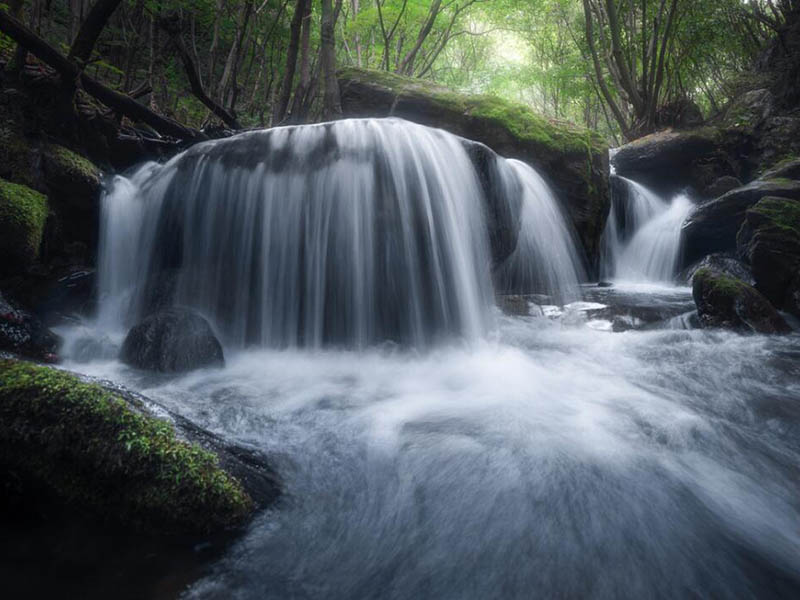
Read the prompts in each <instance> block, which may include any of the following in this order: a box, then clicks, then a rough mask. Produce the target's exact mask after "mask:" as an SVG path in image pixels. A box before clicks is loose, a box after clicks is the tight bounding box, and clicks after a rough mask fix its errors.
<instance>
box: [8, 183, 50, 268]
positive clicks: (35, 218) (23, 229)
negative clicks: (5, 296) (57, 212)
mask: <svg viewBox="0 0 800 600" xmlns="http://www.w3.org/2000/svg"><path fill="white" fill-rule="evenodd" d="M46 219H47V198H45V197H44V196H43V195H42V194H40V193H39V192H36V191H34V190H32V189H30V188H29V187H26V186H24V185H19V184H16V183H10V182H8V181H5V180H4V179H0V254H3V256H8V257H10V258H11V259H12V260H13V261H14V262H15V263H17V264H20V265H22V266H27V265H29V264H31V263H32V262H33V261H35V260H36V258H37V257H38V256H39V246H40V245H41V243H42V234H43V232H44V224H45V220H46ZM5 266H6V267H8V266H9V265H5Z"/></svg>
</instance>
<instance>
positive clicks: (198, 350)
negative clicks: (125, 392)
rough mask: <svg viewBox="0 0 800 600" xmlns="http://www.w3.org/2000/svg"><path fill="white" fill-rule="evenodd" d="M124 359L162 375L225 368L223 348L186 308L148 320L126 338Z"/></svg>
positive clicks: (170, 309)
mask: <svg viewBox="0 0 800 600" xmlns="http://www.w3.org/2000/svg"><path fill="white" fill-rule="evenodd" d="M120 359H121V360H122V361H123V362H125V363H127V364H129V365H132V366H134V367H138V368H140V369H148V370H152V371H161V372H179V371H190V370H192V369H198V368H201V367H209V366H222V365H224V364H225V359H224V356H223V353H222V345H221V344H220V343H219V340H218V339H217V337H216V336H215V335H214V331H213V330H212V329H211V326H210V325H209V324H208V321H206V320H205V319H204V318H203V317H201V316H200V315H198V314H197V313H195V312H193V311H191V310H189V309H186V308H168V309H165V310H162V311H160V312H157V313H155V314H153V315H150V316H148V317H146V318H145V319H144V320H143V321H142V322H141V323H139V324H137V325H135V326H134V327H133V328H132V329H131V330H130V331H129V332H128V335H127V336H126V337H125V341H124V342H123V344H122V350H121V352H120Z"/></svg>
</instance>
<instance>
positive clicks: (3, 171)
mask: <svg viewBox="0 0 800 600" xmlns="http://www.w3.org/2000/svg"><path fill="white" fill-rule="evenodd" d="M15 116H16V115H15ZM16 125H18V123H11V122H5V123H0V177H2V178H4V179H8V180H10V181H13V182H15V183H21V184H23V185H27V186H30V187H34V186H37V176H36V173H35V169H34V168H33V167H34V152H33V150H32V148H31V145H30V143H29V142H28V141H27V140H26V139H25V138H24V137H23V136H21V135H19V134H18V133H17V131H16V130H15V129H16V127H15V126H16ZM37 187H38V186H37Z"/></svg>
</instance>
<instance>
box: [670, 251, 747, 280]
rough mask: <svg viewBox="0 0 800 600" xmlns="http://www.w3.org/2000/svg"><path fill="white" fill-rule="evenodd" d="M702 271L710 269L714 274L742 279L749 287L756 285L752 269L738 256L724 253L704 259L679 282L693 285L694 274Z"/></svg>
mask: <svg viewBox="0 0 800 600" xmlns="http://www.w3.org/2000/svg"><path fill="white" fill-rule="evenodd" d="M700 269H710V270H711V271H712V272H713V273H716V274H719V275H727V276H728V277H733V278H734V279H740V280H741V281H744V282H745V283H746V284H748V285H754V284H755V280H754V279H753V274H752V273H751V272H750V267H749V266H748V265H747V264H745V263H744V262H742V261H741V260H739V259H738V258H737V257H736V256H734V255H732V254H726V253H724V252H718V253H716V254H709V255H708V256H705V257H703V258H702V259H700V260H699V261H697V262H696V263H694V264H693V265H692V266H690V267H688V268H687V269H685V270H684V271H683V272H682V273H681V274H680V275H678V281H680V282H681V283H686V284H688V285H691V283H692V279H694V274H695V273H697V271H699V270H700Z"/></svg>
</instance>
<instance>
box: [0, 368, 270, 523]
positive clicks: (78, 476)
mask: <svg viewBox="0 0 800 600" xmlns="http://www.w3.org/2000/svg"><path fill="white" fill-rule="evenodd" d="M207 435H208V436H210V437H211V438H213V437H214V436H213V435H212V434H207ZM223 456H224V455H221V454H217V453H215V452H210V451H208V450H207V449H205V448H203V447H201V446H200V445H198V444H197V443H192V442H189V441H184V440H182V439H180V437H179V436H178V434H177V432H176V428H175V426H173V424H171V423H170V422H169V421H167V420H164V419H162V418H156V417H155V416H154V413H153V408H150V407H148V406H147V405H146V404H145V403H144V402H142V401H141V400H137V399H136V398H133V397H131V396H130V395H125V394H123V393H121V392H118V391H115V390H109V389H107V388H103V387H101V386H99V385H97V384H91V383H85V382H82V381H80V380H79V379H78V378H77V377H75V376H74V375H72V374H69V373H66V372H64V371H59V370H54V369H50V368H47V367H41V366H36V365H33V364H30V363H25V362H18V361H14V360H0V464H2V465H3V467H4V470H5V471H6V472H10V473H13V476H14V477H15V478H16V480H17V481H18V482H20V484H21V485H20V486H19V487H20V488H21V489H20V490H17V492H18V493H21V494H23V495H24V496H25V498H26V500H27V501H28V502H29V503H35V504H41V505H43V506H56V507H64V508H69V509H70V510H71V511H73V512H74V513H77V514H85V515H88V516H91V517H92V518H94V519H96V520H99V521H100V522H107V523H113V524H116V525H121V526H124V527H126V528H130V529H136V530H142V531H147V532H152V533H156V534H159V535H194V536H197V535H206V534H209V533H214V532H220V531H224V530H226V529H230V528H236V527H240V526H241V525H243V524H244V523H245V522H246V521H247V519H248V518H249V516H250V515H251V514H252V511H253V510H254V508H255V506H256V502H254V500H253V498H252V497H251V495H250V494H248V492H247V491H246V490H245V488H244V486H243V484H242V482H241V481H240V480H238V479H237V478H235V477H234V476H232V475H230V474H229V473H227V472H226V471H224V470H223V469H222V468H221V467H220V462H221V459H222V458H223ZM225 458H226V459H229V460H234V461H235V460H237V459H236V457H235V456H232V455H231V456H225ZM251 474H252V473H251ZM273 481H274V480H273ZM273 497H274V495H273Z"/></svg>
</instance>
